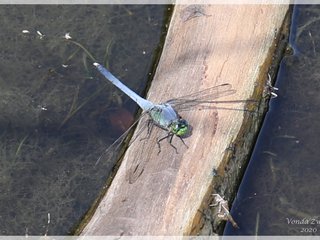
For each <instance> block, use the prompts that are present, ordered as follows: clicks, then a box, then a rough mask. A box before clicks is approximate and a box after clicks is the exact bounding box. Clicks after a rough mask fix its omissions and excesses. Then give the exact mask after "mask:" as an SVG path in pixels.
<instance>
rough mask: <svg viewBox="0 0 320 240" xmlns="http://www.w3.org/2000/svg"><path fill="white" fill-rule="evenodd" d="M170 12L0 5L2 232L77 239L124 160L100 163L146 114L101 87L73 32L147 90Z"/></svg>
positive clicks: (139, 7) (101, 59)
mask: <svg viewBox="0 0 320 240" xmlns="http://www.w3.org/2000/svg"><path fill="white" fill-rule="evenodd" d="M166 11H167V7H166V6H143V5H137V6H134V5H131V6H124V5H119V6H115V5H107V6H106V5H104V6H103V5H97V6H66V5H61V6H32V5H30V6H11V5H8V6H2V7H1V8H0V20H1V32H0V51H1V54H0V58H1V61H0V89H1V90H0V99H1V100H0V110H1V115H0V226H1V229H0V234H1V235H9V234H10V235H24V234H29V235H43V234H45V233H48V234H49V235H60V234H68V233H70V231H71V230H72V228H73V227H74V226H75V225H76V224H77V222H78V221H79V220H80V218H81V217H82V216H83V215H84V213H85V212H86V211H87V210H88V208H89V207H90V205H91V204H92V202H93V200H94V199H95V198H96V197H97V195H98V193H99V191H100V190H101V188H102V186H103V184H104V182H105V181H106V178H107V176H108V175H109V174H110V171H111V170H112V167H113V166H114V164H115V162H114V161H115V159H109V160H105V161H101V162H100V165H99V167H96V168H94V164H95V162H96V160H97V159H98V157H99V156H100V155H101V153H102V152H103V150H104V149H105V148H106V147H107V146H108V145H109V144H110V143H111V142H113V141H114V139H115V137H117V136H119V134H121V132H123V131H124V129H125V128H126V127H127V126H128V125H130V123H131V122H132V121H133V119H134V115H133V114H134V113H135V112H136V110H137V107H136V105H135V104H134V103H132V102H131V101H130V100H129V99H128V98H127V97H123V95H122V94H121V93H120V91H117V90H116V89H115V88H114V87H113V86H111V85H107V84H105V83H103V82H100V81H96V79H95V76H97V73H96V71H94V69H93V67H92V62H91V60H90V59H89V58H88V57H87V56H86V55H85V54H84V52H83V51H82V50H80V49H79V48H78V47H77V46H76V45H74V44H71V43H67V42H66V40H65V39H64V38H63V36H64V35H65V34H66V33H68V32H70V36H71V37H72V40H75V41H77V42H79V43H81V44H83V45H84V46H85V47H86V48H87V49H88V50H89V51H90V53H91V54H92V55H93V56H94V57H95V58H96V59H97V60H98V61H99V62H101V63H104V64H105V65H106V66H108V67H109V68H110V69H111V70H112V72H114V74H115V75H116V76H119V77H120V78H121V79H122V80H123V81H124V82H125V83H126V84H127V85H129V86H130V87H131V88H132V89H134V90H136V91H137V92H138V93H141V92H142V91H143V89H144V88H145V85H146V80H147V79H148V77H149V71H150V69H151V67H152V63H153V59H154V56H155V53H154V52H155V49H156V48H157V46H158V44H159V40H160V37H161V35H162V34H163V33H164V29H163V21H164V18H165V15H166ZM23 30H26V31H24V33H23V32H22V31H23ZM37 31H38V32H37ZM42 35H44V36H42ZM109 88H110V91H112V92H110V91H109Z"/></svg>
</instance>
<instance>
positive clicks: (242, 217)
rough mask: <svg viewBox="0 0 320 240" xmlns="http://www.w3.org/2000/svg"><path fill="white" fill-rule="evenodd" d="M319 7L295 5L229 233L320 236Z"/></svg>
mask: <svg viewBox="0 0 320 240" xmlns="http://www.w3.org/2000/svg"><path fill="white" fill-rule="evenodd" d="M319 14H320V6H319V5H309V6H303V5H297V6H295V8H294V14H293V19H292V27H291V35H290V44H291V46H292V47H293V52H294V54H293V55H290V56H286V57H285V58H284V59H283V61H282V63H281V66H280V71H279V74H278V77H277V82H276V87H278V88H279V91H278V95H279V96H278V97H277V98H274V99H272V100H271V103H270V110H269V112H268V114H267V116H266V119H265V121H264V125H263V128H262V130H261V133H260V135H259V138H258V142H257V145H256V147H255V149H254V152H253V156H252V158H251V160H250V163H249V166H248V169H247V170H246V173H245V176H244V179H243V181H242V183H241V185H240V189H239V192H238V194H237V196H236V199H235V202H234V204H233V207H232V215H233V217H234V219H235V220H236V222H237V223H238V225H239V227H240V229H234V228H232V226H231V224H229V223H228V224H227V226H226V229H225V232H224V234H225V235H256V234H257V235H320V205H319V201H320V191H319V189H320V187H319V182H320V175H319V172H320V164H319V156H320V148H319V146H320V140H319V136H320V121H319V114H320V95H319V91H320V69H319V64H320V55H319V52H320V45H319V42H320V33H319V31H318V29H319V27H320V18H319Z"/></svg>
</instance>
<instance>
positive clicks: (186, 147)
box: [178, 136, 189, 148]
mask: <svg viewBox="0 0 320 240" xmlns="http://www.w3.org/2000/svg"><path fill="white" fill-rule="evenodd" d="M178 137H179V138H180V140H181V142H182V143H183V145H185V146H186V148H189V146H188V145H187V144H186V143H185V142H184V140H183V138H182V137H180V136H178Z"/></svg>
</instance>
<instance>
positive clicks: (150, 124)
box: [140, 119, 154, 141]
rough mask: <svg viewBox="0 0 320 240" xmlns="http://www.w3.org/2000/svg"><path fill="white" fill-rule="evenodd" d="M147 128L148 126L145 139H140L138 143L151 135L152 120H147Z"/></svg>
mask: <svg viewBox="0 0 320 240" xmlns="http://www.w3.org/2000/svg"><path fill="white" fill-rule="evenodd" d="M147 126H148V130H147V135H146V136H145V137H143V138H141V139H140V141H144V140H146V139H149V138H150V135H151V132H152V130H153V126H154V123H153V120H152V119H149V120H148V123H147Z"/></svg>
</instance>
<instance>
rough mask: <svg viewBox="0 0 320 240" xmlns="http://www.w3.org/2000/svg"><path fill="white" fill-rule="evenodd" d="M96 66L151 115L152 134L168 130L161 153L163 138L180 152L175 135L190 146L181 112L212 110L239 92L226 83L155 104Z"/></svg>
mask: <svg viewBox="0 0 320 240" xmlns="http://www.w3.org/2000/svg"><path fill="white" fill-rule="evenodd" d="M93 65H94V66H95V67H96V68H97V70H98V71H99V72H100V73H101V74H102V75H103V76H104V77H105V78H106V79H107V80H108V81H109V82H111V83H112V84H113V85H114V86H116V87H117V88H118V89H120V90H121V91H122V92H123V93H125V94H126V95H127V96H128V97H130V98H131V99H132V100H133V101H135V102H136V103H137V104H138V105H139V106H140V108H141V109H142V110H143V112H142V114H141V115H144V114H148V115H149V121H148V132H149V133H150V130H149V129H150V126H151V129H152V127H153V126H154V125H155V126H157V127H159V128H161V129H163V130H165V131H167V135H166V136H165V137H162V138H160V139H158V140H157V144H158V147H159V152H160V151H161V148H160V142H161V141H163V140H164V139H168V142H169V143H170V145H171V146H172V147H173V148H174V149H175V151H176V153H177V148H176V147H175V146H174V145H173V144H172V138H173V137H174V136H176V137H178V138H179V139H180V140H181V141H182V142H183V144H184V145H185V146H187V145H186V144H185V142H184V141H183V138H186V137H189V136H190V135H191V133H192V126H191V125H190V124H189V122H188V121H187V120H186V119H184V118H182V117H181V115H180V114H179V112H182V111H186V110H190V109H192V108H194V107H196V106H198V105H200V104H202V105H203V104H204V105H203V107H207V108H210V107H212V106H211V105H212V103H216V102H217V101H216V100H215V99H218V98H220V97H223V96H228V95H231V94H234V93H235V92H236V91H235V90H234V89H232V86H231V84H228V83H225V84H221V85H217V86H214V87H211V88H207V89H205V90H202V91H199V92H196V93H193V94H189V95H186V96H183V97H180V98H175V99H171V100H168V101H166V102H164V103H160V104H155V103H153V102H151V101H149V100H147V99H145V98H142V97H141V96H139V95H138V94H137V93H135V92H134V91H133V90H131V89H130V88H128V87H127V86H126V85H125V84H123V83H122V82H121V81H120V80H119V79H118V78H117V77H115V76H114V75H113V74H112V73H111V72H110V71H108V70H107V69H106V68H105V67H103V66H102V65H101V64H99V63H97V62H95V63H93ZM221 102H222V101H221ZM228 102H230V101H228ZM231 102H232V101H231ZM138 120H139V119H138ZM138 120H137V121H136V122H135V123H133V124H132V126H131V127H130V128H129V129H128V130H127V131H126V132H125V133H124V134H123V135H121V136H120V137H119V138H118V140H116V141H115V142H114V143H113V144H112V145H111V146H110V147H109V148H107V149H106V151H105V152H108V150H109V149H110V148H111V147H113V146H114V144H115V143H116V142H119V140H120V139H122V138H124V136H126V134H127V133H128V132H129V130H131V128H132V127H133V125H135V124H136V123H137V122H138ZM159 152H158V153H159ZM100 159H101V157H100V158H99V159H98V160H97V162H96V165H97V164H98V162H99V161H100Z"/></svg>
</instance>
